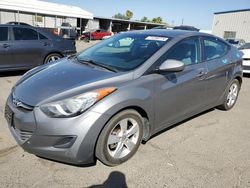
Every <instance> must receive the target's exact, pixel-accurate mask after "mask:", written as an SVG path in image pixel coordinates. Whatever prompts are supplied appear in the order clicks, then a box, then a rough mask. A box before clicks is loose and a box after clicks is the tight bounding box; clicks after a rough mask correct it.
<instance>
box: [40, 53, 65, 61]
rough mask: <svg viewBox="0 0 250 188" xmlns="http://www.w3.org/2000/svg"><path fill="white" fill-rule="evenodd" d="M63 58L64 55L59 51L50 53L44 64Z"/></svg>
mask: <svg viewBox="0 0 250 188" xmlns="http://www.w3.org/2000/svg"><path fill="white" fill-rule="evenodd" d="M61 58H62V56H61V55H60V54H58V53H53V54H49V55H48V56H47V57H46V58H45V60H44V64H46V63H50V62H52V61H57V60H59V59H61Z"/></svg>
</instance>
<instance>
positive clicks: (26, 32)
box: [13, 27, 38, 40]
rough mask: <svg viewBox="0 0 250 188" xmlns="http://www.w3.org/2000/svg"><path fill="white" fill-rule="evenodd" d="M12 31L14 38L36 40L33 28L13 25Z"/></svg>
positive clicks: (36, 36)
mask: <svg viewBox="0 0 250 188" xmlns="http://www.w3.org/2000/svg"><path fill="white" fill-rule="evenodd" d="M13 31H14V36H15V40H38V34H37V32H36V31H35V30H33V29H29V28H18V27H14V28H13Z"/></svg>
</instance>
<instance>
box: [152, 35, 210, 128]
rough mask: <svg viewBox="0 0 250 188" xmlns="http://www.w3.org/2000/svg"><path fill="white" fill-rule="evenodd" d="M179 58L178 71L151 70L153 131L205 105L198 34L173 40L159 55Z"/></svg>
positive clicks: (204, 66) (203, 65)
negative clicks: (153, 80)
mask: <svg viewBox="0 0 250 188" xmlns="http://www.w3.org/2000/svg"><path fill="white" fill-rule="evenodd" d="M167 59H175V60H179V61H182V62H183V63H184V64H185V68H184V70H183V71H181V72H172V73H171V72H166V73H161V74H155V125H157V127H155V130H156V131H159V130H160V129H162V128H165V127H168V126H169V125H171V124H173V123H177V122H180V121H182V120H184V119H185V118H187V117H189V116H190V115H192V114H194V113H197V112H199V111H200V110H201V109H202V108H203V107H204V106H205V105H206V102H205V93H206V92H205V89H206V84H205V83H206V82H205V77H206V72H207V68H206V64H205V63H202V62H201V45H200V39H199V38H198V37H192V38H188V39H185V40H182V41H181V42H179V43H177V44H176V45H175V46H174V47H172V48H171V49H170V50H168V52H167V53H166V54H165V55H163V56H162V57H161V58H160V61H162V62H164V61H165V60H167Z"/></svg>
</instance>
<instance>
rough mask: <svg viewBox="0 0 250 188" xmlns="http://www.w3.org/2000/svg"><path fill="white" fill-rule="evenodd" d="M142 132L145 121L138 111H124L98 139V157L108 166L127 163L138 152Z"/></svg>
mask: <svg viewBox="0 0 250 188" xmlns="http://www.w3.org/2000/svg"><path fill="white" fill-rule="evenodd" d="M121 125H122V126H121ZM142 132H143V119H142V117H141V115H140V114H139V113H138V112H137V111H135V110H124V111H122V112H120V113H118V114H116V115H115V116H114V117H112V118H111V119H110V120H109V122H108V123H107V124H106V125H105V127H104V128H103V130H102V132H101V134H100V136H99V138H98V141H97V145H96V151H95V154H96V157H97V158H98V159H99V160H100V161H101V162H102V163H104V164H105V165H108V166H116V165H119V164H121V163H123V162H125V161H127V160H128V159H130V158H131V157H132V156H133V155H134V154H135V153H136V151H137V150H138V148H139V145H140V143H141V141H142Z"/></svg>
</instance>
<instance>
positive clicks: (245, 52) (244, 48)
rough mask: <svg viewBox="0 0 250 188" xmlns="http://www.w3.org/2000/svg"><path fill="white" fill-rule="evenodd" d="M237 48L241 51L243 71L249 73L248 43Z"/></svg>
mask: <svg viewBox="0 0 250 188" xmlns="http://www.w3.org/2000/svg"><path fill="white" fill-rule="evenodd" d="M239 50H240V51H241V52H243V57H242V58H243V72H244V73H250V43H245V44H244V45H243V46H241V47H240V48H239Z"/></svg>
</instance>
